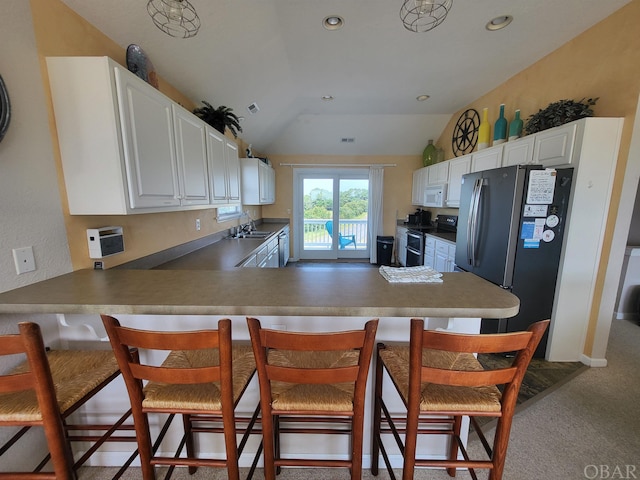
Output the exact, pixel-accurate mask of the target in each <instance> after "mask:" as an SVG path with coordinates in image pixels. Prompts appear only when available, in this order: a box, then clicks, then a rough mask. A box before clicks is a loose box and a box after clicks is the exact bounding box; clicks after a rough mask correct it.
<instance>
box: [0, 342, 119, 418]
mask: <svg viewBox="0 0 640 480" xmlns="http://www.w3.org/2000/svg"><path fill="white" fill-rule="evenodd" d="M47 360H48V362H49V367H50V368H51V377H52V378H53V384H54V386H55V389H56V399H57V401H58V405H59V407H60V412H61V413H62V414H64V413H65V412H67V411H68V410H69V409H70V408H72V407H73V406H75V405H76V403H77V402H78V401H79V400H81V399H82V398H83V397H84V396H85V395H87V394H88V393H89V392H91V390H93V389H94V388H96V387H97V386H98V385H100V384H101V383H102V382H104V381H106V380H107V379H108V378H109V377H110V376H112V375H114V374H118V373H119V369H118V362H117V361H116V357H115V356H114V355H113V352H112V351H110V350H105V351H100V350H92V351H84V350H53V351H50V352H47ZM29 370H30V369H29V364H28V362H26V361H25V362H23V363H21V364H20V365H19V366H17V367H16V368H14V369H13V370H12V371H11V372H10V374H11V375H15V374H21V373H25V372H28V371H29ZM0 421H4V422H10V421H15V422H34V421H42V412H41V410H40V406H39V404H38V399H37V397H36V393H35V391H34V390H25V391H22V392H12V393H6V394H0Z"/></svg>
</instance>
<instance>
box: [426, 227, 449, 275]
mask: <svg viewBox="0 0 640 480" xmlns="http://www.w3.org/2000/svg"><path fill="white" fill-rule="evenodd" d="M428 250H429V252H427V251H428ZM424 258H425V265H427V266H429V267H431V268H433V269H435V270H437V271H438V272H453V270H454V267H455V261H456V244H455V243H453V242H450V241H448V240H443V239H441V238H438V237H434V236H432V235H429V234H427V235H426V239H425V254H424ZM427 262H429V264H427Z"/></svg>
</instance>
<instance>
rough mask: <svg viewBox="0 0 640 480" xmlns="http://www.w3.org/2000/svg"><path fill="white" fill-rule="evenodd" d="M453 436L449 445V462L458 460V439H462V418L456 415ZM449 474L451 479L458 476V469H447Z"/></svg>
mask: <svg viewBox="0 0 640 480" xmlns="http://www.w3.org/2000/svg"><path fill="white" fill-rule="evenodd" d="M452 428H453V435H452V436H451V445H449V460H452V461H453V460H456V459H457V458H458V438H460V430H461V428H462V416H460V415H456V416H455V417H453V427H452ZM447 473H448V474H449V476H450V477H455V476H456V468H455V467H451V468H447Z"/></svg>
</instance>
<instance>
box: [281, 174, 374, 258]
mask: <svg viewBox="0 0 640 480" xmlns="http://www.w3.org/2000/svg"><path fill="white" fill-rule="evenodd" d="M294 197H295V198H294V218H295V221H294V229H295V239H296V250H297V256H298V258H300V259H308V260H309V259H318V260H319V259H325V260H330V259H339V258H368V257H369V226H368V218H367V214H368V209H369V176H368V172H363V171H362V170H361V169H360V170H356V171H353V170H344V169H327V168H322V169H307V168H305V169H296V170H295V172H294Z"/></svg>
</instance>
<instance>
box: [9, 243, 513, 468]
mask: <svg viewBox="0 0 640 480" xmlns="http://www.w3.org/2000/svg"><path fill="white" fill-rule="evenodd" d="M252 241H253V240H252ZM200 255H203V253H202V252H201V253H200ZM186 260H187V261H188V259H186ZM173 267H174V268H178V269H175V270H174V269H167V270H163V269H153V270H130V269H110V270H79V271H76V272H72V273H69V274H66V275H62V276H59V277H55V278H52V279H49V280H45V281H43V282H39V283H35V284H32V285H28V286H25V287H21V288H18V289H15V290H11V291H8V292H5V293H2V294H0V321H2V322H16V321H17V320H23V319H24V320H27V319H30V318H32V316H33V315H35V314H55V315H44V317H45V318H50V319H51V323H53V322H55V321H56V319H57V322H58V324H59V325H57V326H56V325H48V327H49V330H51V329H56V328H58V329H59V338H58V339H57V340H58V341H59V342H60V343H61V344H62V346H69V347H72V346H74V344H79V343H76V342H79V341H80V342H85V343H86V342H91V344H92V345H96V346H95V348H105V345H108V342H107V341H106V338H105V337H104V330H103V329H102V325H101V323H100V319H99V316H98V314H100V313H106V314H111V315H114V316H115V317H117V318H118V319H119V320H120V321H121V322H122V323H123V324H124V325H131V326H136V327H139V328H149V329H156V330H176V329H185V330H187V329H199V328H211V327H212V326H213V325H215V322H216V321H217V320H218V319H219V318H221V317H229V318H231V320H232V323H233V336H234V339H240V340H247V339H248V332H247V327H246V320H245V316H249V315H250V316H256V317H258V318H260V319H261V320H262V321H263V324H264V325H265V326H267V327H271V328H279V329H286V330H292V331H293V330H311V331H330V330H345V329H350V328H362V325H363V324H364V322H365V321H366V320H368V319H370V318H374V317H376V318H380V324H379V327H378V333H377V338H378V339H379V340H386V341H393V340H403V339H404V340H406V339H408V336H409V318H411V317H426V318H427V319H428V322H427V323H428V325H429V328H450V329H453V330H457V331H463V332H469V333H471V332H477V331H479V328H480V318H483V317H485V318H505V317H511V316H514V315H515V314H516V313H517V312H518V309H519V300H518V298H517V297H515V296H514V295H512V294H510V293H509V292H507V291H505V290H503V289H501V288H499V287H496V286H495V285H493V284H491V283H489V282H487V281H485V280H483V279H481V278H479V277H477V276H475V275H473V274H470V273H445V274H443V280H444V281H443V283H427V284H392V283H388V282H387V281H386V280H385V279H384V278H383V277H382V275H380V273H379V272H378V271H377V269H375V268H357V269H340V270H337V269H330V268H300V267H295V266H291V267H287V268H235V269H232V270H185V269H180V268H179V267H180V263H174V264H173ZM52 340H54V339H52ZM252 382H257V380H256V379H255V378H254V379H253V380H252ZM121 388H122V389H124V387H123V386H122V387H121ZM368 388H370V384H369V386H368ZM127 401H128V397H127V396H126V395H125V394H124V392H117V393H116V394H114V395H113V396H112V398H111V399H110V401H109V404H108V405H102V406H101V407H100V409H99V411H98V410H94V411H91V412H89V413H90V414H91V415H93V416H96V417H100V416H103V415H104V416H107V417H108V416H109V415H112V414H113V412H117V411H119V410H122V409H123V408H125V407H126V406H127V403H126V402H127ZM257 401H258V388H257V383H255V384H252V385H250V387H249V390H248V391H247V392H246V394H245V396H244V397H243V400H242V402H241V404H240V405H239V409H238V411H239V412H249V411H252V410H253V408H254V406H255V404H256V402H257ZM370 402H371V400H370V395H367V406H366V409H367V410H368V411H370V408H371V404H370ZM366 415H367V417H366V418H367V420H366V424H365V443H364V445H365V450H364V456H365V458H364V462H365V465H367V464H369V459H368V457H369V455H370V453H369V451H370V450H369V448H370V438H369V433H368V432H369V431H370V426H369V419H370V414H368V413H367V414H366ZM463 428H464V431H466V429H467V426H466V423H465V426H464V427H463ZM171 438H172V440H175V438H174V437H173V436H172V437H171ZM178 438H179V436H178ZM255 440H256V442H257V439H255ZM289 441H290V442H292V443H291V444H289ZM343 441H347V440H346V439H344V440H343V439H340V440H339V441H336V440H335V439H333V440H332V442H328V441H322V440H318V441H317V442H313V443H312V444H310V443H308V442H297V443H296V440H295V439H289V440H287V442H286V447H285V448H287V451H294V452H296V450H297V453H301V454H305V455H321V456H328V457H332V456H333V457H335V456H338V455H341V454H342V453H341V452H344V451H345V449H346V448H347V445H345V444H343V443H342V442H343ZM430 441H431V442H432V443H430V444H429V445H428V446H425V447H424V448H425V449H427V451H429V452H432V454H433V455H435V456H440V455H444V453H445V451H446V445H445V443H444V442H442V441H441V440H438V439H435V440H430ZM217 442H219V441H218V440H216V439H215V438H210V437H207V438H201V441H200V446H199V449H200V451H201V453H202V454H203V455H209V454H211V455H213V454H215V453H216V452H220V451H222V449H223V448H224V447H223V445H222V444H220V443H217ZM126 448H128V447H126ZM126 448H124V449H123V451H110V452H108V453H106V454H105V455H104V456H100V455H97V456H94V458H95V459H96V462H97V463H96V465H121V464H122V463H121V462H122V461H124V459H126V458H127V456H128V454H127V452H128V450H127V449H126ZM256 448H257V443H255V444H254V443H253V440H252V442H251V443H250V444H248V445H247V451H255V449H256ZM292 449H293V450H292ZM392 457H393V458H392V462H394V463H397V462H399V461H400V460H399V458H395V456H392ZM247 458H251V455H248V456H247ZM243 461H244V460H243ZM247 461H249V460H247ZM242 466H248V465H244V464H243V465H242Z"/></svg>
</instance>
